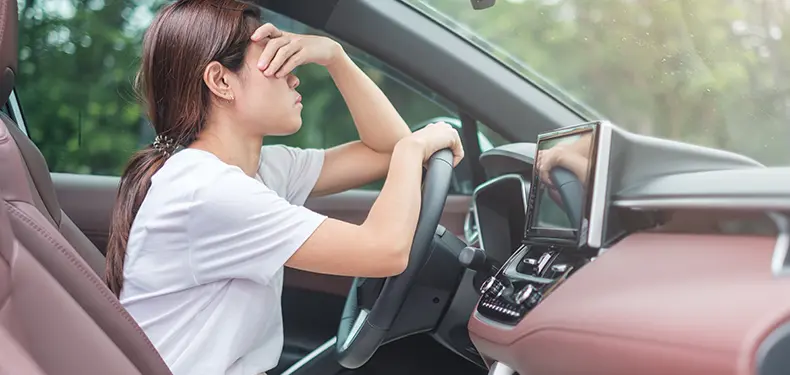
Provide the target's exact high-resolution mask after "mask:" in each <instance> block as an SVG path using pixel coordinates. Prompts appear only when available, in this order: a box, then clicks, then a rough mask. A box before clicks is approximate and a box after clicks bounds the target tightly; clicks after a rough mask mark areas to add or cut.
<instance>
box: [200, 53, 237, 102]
mask: <svg viewBox="0 0 790 375" xmlns="http://www.w3.org/2000/svg"><path fill="white" fill-rule="evenodd" d="M229 74H231V73H230V72H229V71H228V70H227V69H225V67H224V66H222V64H220V63H218V62H216V61H212V62H210V63H209V64H208V66H206V69H205V70H204V71H203V82H205V83H206V86H208V89H209V90H211V92H212V93H214V95H216V96H217V98H219V99H221V100H227V101H233V99H234V97H233V88H232V87H231V85H230V77H228V75H229Z"/></svg>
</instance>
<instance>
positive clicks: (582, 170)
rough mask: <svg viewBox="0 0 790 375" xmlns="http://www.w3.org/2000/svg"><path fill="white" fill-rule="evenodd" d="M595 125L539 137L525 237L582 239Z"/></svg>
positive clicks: (586, 213) (589, 183)
mask: <svg viewBox="0 0 790 375" xmlns="http://www.w3.org/2000/svg"><path fill="white" fill-rule="evenodd" d="M596 125H597V124H586V125H582V126H577V127H574V128H570V129H565V130H560V131H557V132H553V133H548V134H543V135H541V136H539V137H538V144H537V155H536V158H535V166H534V169H533V181H532V188H531V189H530V195H529V204H528V207H529V211H530V212H529V213H528V218H527V224H526V226H527V227H526V228H525V229H526V233H525V235H526V237H528V238H529V237H543V238H557V239H562V240H574V241H578V240H579V233H580V231H582V228H583V227H584V225H585V221H586V220H585V219H586V217H587V215H588V211H589V209H588V201H589V199H590V194H589V193H590V190H591V179H592V175H593V165H594V163H593V160H594V149H595V148H594V144H595V135H596V129H597V126H596Z"/></svg>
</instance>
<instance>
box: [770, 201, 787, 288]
mask: <svg viewBox="0 0 790 375" xmlns="http://www.w3.org/2000/svg"><path fill="white" fill-rule="evenodd" d="M768 216H769V217H770V218H771V220H773V222H774V224H776V228H777V229H778V232H779V233H778V234H777V236H776V245H775V246H774V254H773V257H771V272H772V273H773V274H774V276H787V275H790V259H788V258H787V254H788V250H790V220H789V219H788V217H787V215H784V214H779V213H773V212H772V213H769V214H768Z"/></svg>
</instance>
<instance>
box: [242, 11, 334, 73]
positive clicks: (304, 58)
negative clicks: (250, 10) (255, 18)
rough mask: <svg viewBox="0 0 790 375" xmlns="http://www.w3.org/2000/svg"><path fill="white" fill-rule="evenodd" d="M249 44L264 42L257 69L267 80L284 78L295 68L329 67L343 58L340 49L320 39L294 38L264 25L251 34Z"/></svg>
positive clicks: (308, 36) (313, 36)
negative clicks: (250, 42) (304, 66)
mask: <svg viewBox="0 0 790 375" xmlns="http://www.w3.org/2000/svg"><path fill="white" fill-rule="evenodd" d="M251 39H252V41H253V42H256V43H260V42H264V41H266V45H265V47H264V48H263V52H262V53H261V57H260V58H259V59H258V69H261V70H263V74H265V75H266V76H268V77H277V78H282V77H285V76H286V75H287V74H288V73H290V72H291V71H292V70H294V69H295V68H296V67H297V66H299V65H304V64H310V63H315V64H319V65H323V66H329V65H331V64H332V62H334V61H336V60H337V58H338V57H340V56H342V55H343V47H341V46H340V44H339V43H337V42H336V41H334V40H332V39H329V38H327V37H323V36H316V35H303V34H294V33H289V32H286V31H282V30H280V29H278V28H276V27H275V26H274V25H272V24H270V23H267V24H265V25H263V26H261V27H259V28H258V29H257V30H255V32H254V33H252V36H251Z"/></svg>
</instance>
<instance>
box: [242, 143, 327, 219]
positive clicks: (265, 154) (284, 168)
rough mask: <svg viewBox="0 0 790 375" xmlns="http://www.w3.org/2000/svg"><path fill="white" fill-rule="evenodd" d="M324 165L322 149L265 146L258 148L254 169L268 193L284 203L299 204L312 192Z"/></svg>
mask: <svg viewBox="0 0 790 375" xmlns="http://www.w3.org/2000/svg"><path fill="white" fill-rule="evenodd" d="M323 166H324V150H321V149H301V148H296V147H289V146H285V145H268V146H263V148H262V149H261V163H260V168H259V170H258V172H259V174H260V175H261V178H262V179H263V181H264V182H265V183H266V185H267V186H269V187H270V188H271V189H272V190H274V191H276V192H277V193H278V194H280V196H282V197H284V198H285V199H286V200H287V201H288V202H291V203H293V204H296V205H302V204H304V202H305V201H307V198H308V197H309V196H310V193H311V192H312V191H313V188H314V187H315V184H316V182H317V181H318V177H319V176H320V175H321V169H322V168H323Z"/></svg>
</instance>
